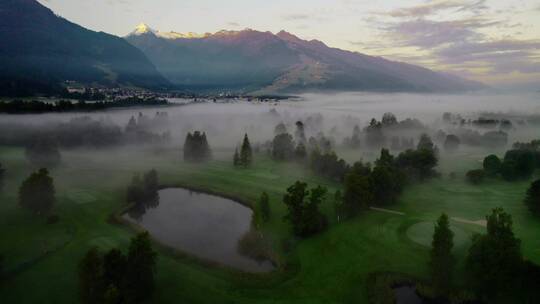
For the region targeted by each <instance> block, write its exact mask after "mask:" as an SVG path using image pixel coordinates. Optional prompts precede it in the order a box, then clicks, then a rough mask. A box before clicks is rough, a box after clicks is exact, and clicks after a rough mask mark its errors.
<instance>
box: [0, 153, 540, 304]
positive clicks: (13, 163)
mask: <svg viewBox="0 0 540 304" xmlns="http://www.w3.org/2000/svg"><path fill="white" fill-rule="evenodd" d="M338 154H342V155H346V158H348V160H349V158H351V160H349V161H352V160H355V158H356V156H355V154H354V153H353V152H351V151H341V152H339V153H338ZM231 155H232V152H230V151H227V152H221V153H220V152H217V153H216V157H215V158H216V160H213V161H211V162H208V163H205V164H199V165H197V164H186V163H184V162H183V161H181V157H180V156H181V155H180V151H179V150H168V151H161V152H159V153H157V152H156V151H152V150H150V149H149V150H139V149H121V150H99V151H84V152H83V151H70V152H66V151H63V155H62V157H63V163H62V165H61V166H60V167H58V168H56V169H54V170H52V171H51V175H52V176H53V177H54V180H55V186H56V195H57V202H56V205H55V206H54V213H55V214H57V215H58V216H59V221H58V222H57V223H55V224H47V223H46V220H45V219H44V218H42V217H38V216H34V215H32V214H30V213H28V212H27V211H25V210H22V209H21V208H20V207H19V206H18V203H17V192H18V187H19V185H20V184H21V182H22V181H23V179H24V178H26V177H27V176H28V175H29V174H30V173H31V172H32V168H31V167H30V165H29V163H28V162H27V161H26V159H25V157H24V150H23V149H20V148H11V147H3V148H0V160H1V162H2V164H3V166H4V167H5V168H6V169H7V176H6V183H5V187H4V190H3V192H2V193H1V194H0V253H2V254H3V255H4V257H5V258H4V265H5V270H6V272H7V277H6V278H5V280H4V281H3V282H2V284H1V285H0V293H1V294H2V295H3V299H4V301H5V302H4V303H75V302H77V301H78V294H77V290H78V285H77V284H78V281H77V265H78V262H79V260H80V259H81V257H82V256H83V255H84V253H85V252H86V251H87V250H88V249H89V248H90V247H92V246H98V247H99V248H100V249H102V250H107V249H110V248H113V247H120V248H122V249H124V250H125V249H126V248H127V245H128V243H129V239H130V238H131V237H132V236H133V235H134V234H135V231H134V230H132V229H131V228H128V227H126V226H122V225H120V224H117V223H114V221H112V220H111V218H112V216H113V215H114V214H115V213H117V212H118V211H119V210H122V209H123V208H125V206H126V205H125V199H124V196H125V189H126V186H127V185H128V183H129V181H130V179H131V177H132V176H133V174H135V173H141V172H144V171H146V170H149V169H152V168H155V169H156V170H157V171H158V172H159V176H160V182H161V184H163V185H183V186H189V187H193V188H201V189H205V190H208V191H212V192H216V193H222V194H224V195H228V196H232V197H236V198H238V199H241V200H242V201H245V202H249V203H254V202H255V201H256V200H257V199H258V197H259V196H260V194H261V192H263V191H266V192H267V193H268V194H269V195H270V205H271V210H272V215H271V220H270V221H269V222H268V223H266V224H264V225H263V227H261V229H262V230H263V232H264V233H265V235H267V236H269V237H270V238H271V239H272V240H273V244H274V250H275V251H276V253H277V254H278V256H279V257H280V260H282V261H283V262H284V263H282V264H281V265H282V267H280V268H279V269H278V270H276V271H275V272H272V273H269V274H262V275H254V274H246V273H242V272H239V271H235V270H233V269H229V268H226V267H219V266H215V265H214V266H211V265H208V264H205V263H202V262H201V261H199V260H197V259H196V258H194V257H189V256H186V255H179V254H175V253H172V252H171V251H170V250H168V249H166V248H164V247H161V246H160V245H159V244H156V246H155V247H156V249H157V251H158V252H159V256H158V262H157V290H156V294H155V295H154V297H153V300H152V301H153V302H156V303H367V296H366V288H365V280H366V278H367V276H368V274H370V273H372V272H377V271H391V272H399V273H404V274H407V275H410V276H413V277H415V278H418V279H420V280H421V279H426V278H427V276H428V267H427V262H428V256H429V249H430V245H431V236H432V233H433V225H434V222H435V220H436V218H437V217H438V216H439V215H440V214H441V212H446V213H447V214H448V215H449V217H450V218H451V227H452V229H453V230H454V233H455V249H454V251H455V255H456V256H457V257H458V261H459V263H458V267H457V270H456V272H457V273H456V284H458V285H460V284H464V283H463V270H464V269H463V267H464V266H463V261H464V257H465V255H466V253H467V250H468V247H469V244H470V238H471V236H472V235H473V234H474V233H481V232H483V231H484V230H485V227H484V226H483V225H484V223H483V221H482V220H484V217H485V215H486V214H488V213H489V212H490V210H491V209H493V208H495V207H503V208H504V209H505V210H506V211H508V212H509V213H511V214H512V216H513V220H514V230H515V232H516V234H517V236H518V237H519V238H521V240H522V249H523V253H524V255H525V257H526V258H528V259H530V260H532V261H534V262H536V263H540V238H538V232H539V231H540V220H538V219H535V218H533V217H532V216H531V215H530V214H529V212H528V210H527V209H526V207H525V206H524V204H523V202H522V201H523V197H524V194H525V191H526V189H527V187H528V186H529V183H530V182H529V181H523V182H514V183H508V182H504V181H502V180H489V179H488V180H487V181H485V182H484V183H483V184H481V185H478V186H475V185H470V184H468V183H467V182H466V181H465V179H464V174H465V172H466V171H468V170H470V169H473V168H478V167H480V166H481V163H480V162H479V160H481V159H482V158H483V156H485V155H484V154H483V153H481V152H476V153H475V152H474V151H473V152H470V151H469V152H466V153H465V152H462V153H458V154H456V155H452V156H443V157H442V159H441V161H440V165H439V167H438V170H439V172H441V177H440V178H438V179H434V180H431V181H428V182H424V183H420V184H414V185H409V186H407V188H406V190H405V192H404V194H403V195H402V196H401V198H400V201H399V203H398V204H397V205H395V206H392V207H391V209H392V210H391V211H396V212H387V211H385V210H367V211H365V212H363V213H362V214H361V215H360V216H358V217H356V218H354V219H352V220H348V221H344V222H338V221H337V218H336V216H335V215H334V210H333V207H332V200H331V197H332V195H333V193H334V191H335V190H337V189H339V187H341V186H340V185H339V184H338V183H334V182H330V181H328V180H326V179H324V178H321V177H317V176H314V175H313V174H311V173H310V172H309V171H308V169H306V168H305V167H303V166H301V165H299V164H289V163H279V162H275V161H273V160H271V159H270V158H269V157H267V156H266V155H264V154H256V155H255V161H254V165H253V167H252V168H250V169H238V168H234V167H233V165H232V161H231V159H230V158H231ZM358 158H359V157H358ZM366 159H368V160H369V157H366ZM451 172H454V173H455V177H454V178H451V177H450V173H451ZM296 180H302V181H305V182H307V183H309V185H310V186H316V185H324V186H326V187H328V189H329V194H328V199H327V201H326V202H325V203H324V205H323V206H322V210H323V212H324V213H325V214H326V215H327V216H328V218H329V220H330V225H329V228H328V229H327V230H326V231H325V232H324V233H321V234H319V235H316V236H314V237H311V238H308V239H304V240H298V239H294V238H293V237H292V234H291V232H290V227H289V226H288V224H287V223H286V222H285V221H284V220H283V216H284V215H285V205H284V204H283V203H282V196H283V194H284V192H285V189H286V188H287V187H288V186H290V185H291V184H293V183H294V182H295V181H296ZM285 262H286V263H285Z"/></svg>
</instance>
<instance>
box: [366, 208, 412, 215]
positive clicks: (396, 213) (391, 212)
mask: <svg viewBox="0 0 540 304" xmlns="http://www.w3.org/2000/svg"><path fill="white" fill-rule="evenodd" d="M369 209H371V210H375V211H380V212H385V213H390V214H395V215H405V213H404V212H400V211H394V210H390V209H384V208H377V207H369Z"/></svg>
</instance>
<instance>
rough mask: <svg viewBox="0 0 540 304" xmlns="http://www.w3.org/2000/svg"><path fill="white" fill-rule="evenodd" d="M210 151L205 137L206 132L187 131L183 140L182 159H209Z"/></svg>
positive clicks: (194, 160) (199, 160)
mask: <svg viewBox="0 0 540 304" xmlns="http://www.w3.org/2000/svg"><path fill="white" fill-rule="evenodd" d="M211 157H212V151H211V150H210V146H209V144H208V140H207V138H206V133H204V132H200V131H195V132H193V134H192V133H188V134H187V136H186V141H185V142H184V160H185V161H190V162H201V161H206V160H209V159H210V158H211Z"/></svg>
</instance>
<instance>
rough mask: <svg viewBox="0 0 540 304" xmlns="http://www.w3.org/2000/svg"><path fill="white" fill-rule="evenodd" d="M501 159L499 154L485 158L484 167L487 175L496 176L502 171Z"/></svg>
mask: <svg viewBox="0 0 540 304" xmlns="http://www.w3.org/2000/svg"><path fill="white" fill-rule="evenodd" d="M501 166H502V163H501V160H500V159H499V157H498V156H497V155H494V154H491V155H489V156H487V157H486V158H484V162H483V167H484V171H485V172H486V174H487V175H490V176H494V175H497V174H499V173H500V172H501Z"/></svg>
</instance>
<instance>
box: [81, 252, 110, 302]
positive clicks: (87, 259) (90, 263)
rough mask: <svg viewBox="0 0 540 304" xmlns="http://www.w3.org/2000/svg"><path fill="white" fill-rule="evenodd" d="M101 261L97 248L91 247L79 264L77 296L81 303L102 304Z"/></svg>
mask: <svg viewBox="0 0 540 304" xmlns="http://www.w3.org/2000/svg"><path fill="white" fill-rule="evenodd" d="M103 283H104V282H103V260H102V258H101V255H100V253H99V250H98V249H97V247H93V248H91V249H90V250H88V252H87V253H86V255H85V256H84V258H83V259H82V260H81V262H80V263H79V296H80V299H81V302H82V303H85V304H101V303H103V293H104V284H103Z"/></svg>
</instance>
